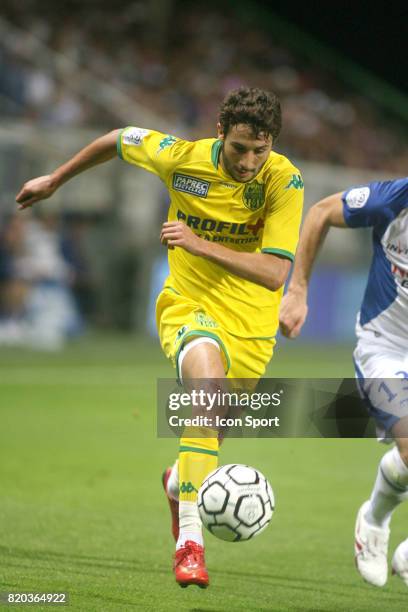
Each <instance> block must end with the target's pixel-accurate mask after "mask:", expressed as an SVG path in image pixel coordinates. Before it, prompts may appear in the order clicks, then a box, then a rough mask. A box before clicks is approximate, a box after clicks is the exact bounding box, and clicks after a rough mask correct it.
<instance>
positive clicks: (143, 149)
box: [117, 127, 183, 180]
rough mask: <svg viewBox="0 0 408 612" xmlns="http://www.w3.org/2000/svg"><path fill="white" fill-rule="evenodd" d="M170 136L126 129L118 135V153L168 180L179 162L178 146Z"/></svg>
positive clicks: (126, 159) (128, 160)
mask: <svg viewBox="0 0 408 612" xmlns="http://www.w3.org/2000/svg"><path fill="white" fill-rule="evenodd" d="M182 142H183V141H182V140H180V139H179V138H176V137H175V136H171V135H170V134H163V133H162V132H157V131H155V130H148V129H145V128H140V127H126V128H124V129H123V130H121V132H120V133H119V135H118V139H117V152H118V155H119V157H120V158H121V159H123V160H124V161H126V162H128V163H130V164H134V165H136V166H140V167H141V168H144V169H145V170H148V171H149V172H153V173H154V174H157V175H158V176H159V177H160V178H161V179H163V180H166V179H167V177H168V175H169V174H170V173H171V172H172V170H173V169H174V167H175V166H176V165H177V162H178V160H179V147H178V146H177V145H178V144H180V143H182Z"/></svg>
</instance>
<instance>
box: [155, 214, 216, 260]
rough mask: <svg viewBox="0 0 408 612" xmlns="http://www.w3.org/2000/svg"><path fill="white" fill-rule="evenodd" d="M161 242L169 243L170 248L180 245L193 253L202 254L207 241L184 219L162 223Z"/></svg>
mask: <svg viewBox="0 0 408 612" xmlns="http://www.w3.org/2000/svg"><path fill="white" fill-rule="evenodd" d="M160 242H161V243H162V244H167V246H168V247H169V249H172V248H174V247H176V246H178V247H181V248H182V249H184V250H185V251H187V252H188V253H191V254H192V255H202V254H203V243H204V242H205V241H204V240H203V239H202V238H199V237H198V236H196V235H195V234H194V232H193V231H192V230H191V229H190V228H189V227H188V226H187V225H186V224H185V223H183V222H182V221H166V223H163V225H162V230H161V234H160Z"/></svg>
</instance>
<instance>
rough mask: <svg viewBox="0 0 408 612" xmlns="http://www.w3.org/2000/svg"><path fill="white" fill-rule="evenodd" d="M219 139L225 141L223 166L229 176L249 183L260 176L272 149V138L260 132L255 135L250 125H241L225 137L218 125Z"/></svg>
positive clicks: (233, 128)
mask: <svg viewBox="0 0 408 612" xmlns="http://www.w3.org/2000/svg"><path fill="white" fill-rule="evenodd" d="M217 127H218V138H219V139H220V140H222V141H223V148H222V153H221V165H222V167H223V168H224V170H226V171H227V172H228V174H229V175H230V176H231V177H232V178H233V179H235V180H236V181H239V182H240V183H247V182H248V181H251V180H252V179H253V178H254V176H256V175H257V174H258V172H259V171H260V169H261V168H262V166H263V165H264V163H265V162H266V160H267V159H268V157H269V153H270V152H271V149H272V136H271V135H270V134H264V133H263V132H260V133H259V134H257V135H255V134H254V133H253V131H252V129H251V127H250V126H249V125H246V124H245V123H239V124H238V125H234V126H232V127H230V129H229V131H228V133H227V134H226V135H225V134H224V133H223V132H222V130H221V126H220V124H218V126H217Z"/></svg>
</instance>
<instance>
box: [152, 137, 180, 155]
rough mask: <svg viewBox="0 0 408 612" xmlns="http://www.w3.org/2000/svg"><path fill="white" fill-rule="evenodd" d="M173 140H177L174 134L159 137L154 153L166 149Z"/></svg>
mask: <svg viewBox="0 0 408 612" xmlns="http://www.w3.org/2000/svg"><path fill="white" fill-rule="evenodd" d="M175 142H177V138H176V137H175V136H170V135H167V136H165V137H164V138H162V139H161V141H160V143H159V148H158V149H157V152H156V154H157V155H158V154H159V153H161V152H162V151H164V149H167V147H171V145H173V144H174V143H175Z"/></svg>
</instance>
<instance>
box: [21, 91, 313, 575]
mask: <svg viewBox="0 0 408 612" xmlns="http://www.w3.org/2000/svg"><path fill="white" fill-rule="evenodd" d="M280 128H281V110H280V104H279V101H278V99H277V98H276V96H275V95H274V94H272V93H268V92H266V91H263V90H260V89H257V88H246V87H241V88H240V89H238V90H234V91H232V92H230V93H229V94H228V95H227V96H226V98H225V100H224V102H223V103H222V106H221V109H220V115H219V123H218V138H217V139H215V138H208V139H203V140H198V141H195V142H189V141H186V140H182V139H179V138H176V137H174V136H171V135H168V134H163V133H160V132H157V131H155V130H150V129H143V128H140V127H128V128H125V129H123V130H114V131H113V132H110V133H109V134H106V135H105V136H102V137H101V138H99V139H97V140H96V141H94V142H93V143H91V144H90V145H88V146H87V147H85V148H84V149H82V150H81V151H80V152H79V153H78V154H77V155H75V156H74V157H73V158H72V159H71V160H70V161H68V162H67V163H66V164H64V165H63V166H61V167H60V168H58V169H56V170H55V172H53V173H52V174H51V175H48V176H43V177H39V178H37V179H33V180H31V181H29V182H28V183H26V184H25V185H24V186H23V188H22V190H21V191H20V193H19V194H18V195H17V198H16V201H17V202H18V203H19V204H20V208H26V207H28V206H31V205H32V204H33V203H35V202H37V201H38V200H42V199H44V198H48V197H49V196H50V195H52V193H53V192H54V191H55V190H56V189H57V188H58V187H60V186H61V185H62V184H63V183H65V182H66V181H67V180H69V179H70V178H72V177H73V176H75V175H76V174H78V173H80V172H83V171H84V170H87V169H88V168H90V167H92V166H95V165H96V164H99V163H102V162H105V161H108V160H110V159H112V158H113V157H115V156H116V152H117V153H118V155H119V157H120V158H122V159H123V160H124V161H126V162H128V163H131V164H135V165H137V166H140V167H142V168H144V169H146V170H148V171H150V172H153V173H155V174H157V175H158V176H159V177H160V178H161V180H162V181H163V182H164V183H165V185H166V187H167V189H168V191H169V194H170V197H171V204H170V209H169V215H168V221H167V222H165V223H164V224H163V226H162V230H161V242H162V243H163V244H167V246H168V247H169V250H168V255H169V266H170V275H169V277H168V278H167V280H166V282H165V285H164V287H163V290H162V292H161V294H160V295H159V298H158V300H157V326H158V330H159V336H160V342H161V345H162V348H163V350H164V352H165V354H166V356H167V357H168V358H170V359H171V361H172V363H173V365H174V366H175V367H176V368H177V373H178V376H179V378H180V379H182V380H183V381H186V380H192V379H206V380H207V381H208V382H209V384H210V386H211V380H213V379H216V380H217V379H218V380H220V379H224V378H225V377H226V376H228V377H231V378H244V379H249V378H251V379H258V378H259V377H260V376H262V375H263V373H264V371H265V368H266V365H267V364H268V362H269V360H270V359H271V357H272V353H273V347H274V344H275V334H276V330H277V327H278V311H279V304H280V301H281V297H282V293H283V285H284V283H285V280H286V278H287V275H288V273H289V269H290V266H291V262H292V261H293V258H294V253H295V249H296V245H297V241H298V234H299V225H300V220H301V211H302V203H303V182H302V179H301V176H300V173H299V170H298V169H297V168H296V167H295V166H293V165H292V164H291V162H290V161H289V160H288V159H287V158H286V157H284V156H282V155H279V154H277V153H275V152H273V151H272V146H273V144H274V142H275V141H276V138H277V137H278V135H279V132H280ZM139 205H141V206H143V205H146V203H139ZM214 386H215V387H216V386H217V385H216V381H214ZM217 433H218V432H216V431H215V432H214V430H213V429H210V428H204V427H203V428H199V430H197V429H190V430H189V429H186V430H185V432H184V434H183V437H182V438H181V440H180V448H179V459H178V461H176V463H175V464H174V466H173V468H168V470H166V472H165V474H164V479H163V483H164V485H165V490H166V494H167V496H168V499H169V502H170V507H171V509H172V514H173V534H174V536H175V538H176V539H177V544H176V554H175V560H174V571H175V576H176V580H177V582H178V583H179V584H180V585H181V586H187V585H189V584H198V585H199V586H201V587H206V586H208V582H209V580H208V573H207V570H206V567H205V561H204V548H203V539H202V526H201V521H200V518H199V514H198V509H197V491H198V489H199V487H200V485H201V483H202V481H203V480H204V478H205V477H206V475H207V474H208V473H209V472H211V471H212V470H214V469H215V468H216V467H217V462H218V447H219V440H218V435H217Z"/></svg>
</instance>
